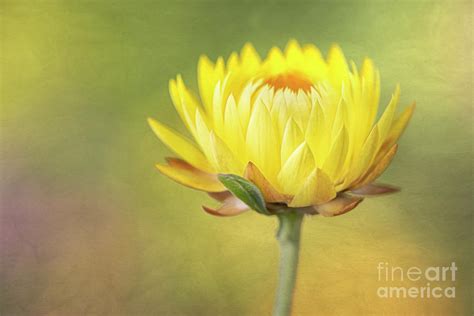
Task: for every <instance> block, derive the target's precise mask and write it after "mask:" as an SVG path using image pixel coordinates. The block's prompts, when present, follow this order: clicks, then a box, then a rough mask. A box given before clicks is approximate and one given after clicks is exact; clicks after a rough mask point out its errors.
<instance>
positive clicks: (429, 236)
mask: <svg viewBox="0 0 474 316" xmlns="http://www.w3.org/2000/svg"><path fill="white" fill-rule="evenodd" d="M0 15H1V28H0V30H1V73H2V76H1V113H0V114H1V134H0V136H1V185H2V188H1V192H2V197H1V227H0V228H1V231H0V236H1V240H0V245H1V252H0V255H1V270H0V287H1V288H0V291H1V292H0V306H1V307H0V308H1V309H0V313H1V314H3V315H94V314H95V315H151V314H162V315H268V314H269V311H270V310H271V305H272V300H273V291H274V287H275V282H276V281H275V278H276V273H277V263H276V260H277V256H278V251H277V247H276V243H275V241H274V239H273V237H274V231H275V227H276V221H275V220H274V219H273V218H265V217H262V216H259V215H257V214H256V213H248V214H245V215H243V216H240V217H237V218H232V219H219V218H214V217H211V216H209V215H207V214H205V213H204V212H202V211H201V210H200V206H201V204H203V203H209V202H210V201H209V199H208V198H207V197H205V196H204V195H203V194H200V193H198V192H195V191H192V190H189V189H186V188H184V187H182V186H179V185H177V184H175V183H174V182H172V181H170V180H168V179H167V178H165V177H164V176H162V175H160V174H158V173H157V172H156V171H155V169H154V167H153V165H154V163H155V162H157V161H160V160H162V158H163V157H164V156H165V155H168V154H169V152H168V150H167V149H166V148H165V147H164V146H163V145H162V144H161V143H159V141H158V140H157V139H156V138H155V136H154V135H153V134H152V132H151V131H150V129H149V128H148V126H147V124H146V118H147V117H148V116H153V117H156V118H158V119H160V120H161V121H167V122H169V123H170V124H171V125H172V126H174V127H176V128H178V129H181V130H182V125H181V124H180V123H179V120H178V116H177V115H176V113H175V112H174V109H173V107H172V105H171V101H170V98H169V96H168V92H167V91H168V88H167V85H168V80H169V79H170V78H172V77H174V76H175V74H176V73H182V74H183V76H184V78H185V80H186V82H188V83H189V84H190V86H192V87H196V80H195V77H196V64H197V59H198V56H199V54H201V53H207V54H208V55H210V56H211V57H212V58H216V57H217V56H219V55H224V56H228V55H229V54H230V52H231V51H232V50H238V49H240V47H241V46H242V45H243V44H244V43H245V42H246V41H251V42H253V43H254V44H255V46H256V48H257V50H258V51H259V52H260V53H261V54H264V53H266V51H267V50H268V49H269V48H270V47H271V46H272V45H279V46H284V45H285V43H286V42H287V40H288V39H289V38H296V39H297V40H299V41H300V42H303V43H315V44H316V45H318V46H319V47H320V48H321V50H322V51H323V52H327V49H328V48H329V46H330V44H331V43H332V42H338V43H339V44H340V45H341V46H342V48H343V50H344V52H345V54H346V56H347V57H348V58H349V59H353V60H354V61H355V62H356V63H360V62H361V61H362V59H363V57H364V56H365V55H369V56H371V57H372V58H373V59H374V61H375V63H376V65H377V66H378V67H379V68H380V70H381V76H382V89H383V90H382V99H381V100H382V103H383V105H385V104H387V103H388V100H389V97H390V94H391V92H392V91H393V88H394V86H395V84H396V83H397V82H400V83H401V87H402V97H401V105H408V104H409V103H410V102H411V101H412V100H416V101H417V104H418V107H417V110H416V112H415V116H414V118H413V120H412V122H411V125H410V126H409V128H408V130H407V132H406V134H405V136H404V137H403V139H402V141H401V143H400V144H401V147H400V150H399V153H398V155H397V157H396V159H395V160H394V162H393V164H392V166H391V167H390V169H389V170H388V171H387V172H386V173H385V174H384V176H383V178H382V180H383V181H385V182H388V183H393V184H397V185H400V186H401V187H402V188H403V190H402V192H401V193H399V194H397V195H393V196H387V197H382V198H378V199H373V200H367V201H364V202H363V203H362V204H361V205H360V206H359V207H358V208H357V209H356V210H355V211H353V212H350V213H348V214H347V215H345V216H341V217H337V218H319V217H315V218H310V219H308V220H307V221H306V223H305V225H304V229H303V230H304V231H303V249H302V253H301V265H300V273H299V279H298V284H297V292H296V300H295V315H365V314H377V315H380V314H386V315H400V314H403V313H408V312H409V313H410V314H419V315H420V314H422V313H424V314H425V315H428V314H429V315H471V314H472V297H473V288H472V284H471V281H472V280H471V276H472V271H473V270H472V269H473V259H474V258H473V250H472V241H473V237H472V223H473V213H472V198H471V194H472V184H473V178H472V165H471V158H472V155H471V154H472V136H473V135H472V92H471V90H472V77H471V76H472V75H471V73H472V31H471V30H472V2H471V1H466V2H460V1H443V2H439V1H419V2H414V1H413V2H412V1H404V2H396V3H395V2H394V3H391V2H388V1H371V2H367V1H362V2H361V1H344V2H343V1H336V2H330V1H327V2H320V3H317V2H310V1H305V2H290V1H288V2H281V1H280V2H270V1H268V2H265V4H257V3H255V2H251V1H248V2H237V1H232V2H226V3H224V2H184V1H178V2H171V1H161V2H160V1H148V2H143V1H141V2H140V1H132V0H122V1H114V2H112V1H110V2H107V3H106V2H100V1H62V2H56V1H27V2H26V1H25V2H23V1H5V0H2V1H1V7H0ZM380 261H384V262H389V263H390V264H391V265H400V266H403V267H409V266H420V267H427V266H431V265H433V266H439V265H448V264H450V263H451V262H452V261H455V262H456V263H457V265H458V267H459V271H458V280H457V281H456V283H455V285H456V287H457V289H456V291H457V293H456V294H457V297H456V298H455V299H404V300H396V299H388V300H384V299H381V298H378V297H377V296H376V289H377V287H379V286H387V285H390V284H386V283H381V282H378V281H377V270H376V265H377V263H378V262H380Z"/></svg>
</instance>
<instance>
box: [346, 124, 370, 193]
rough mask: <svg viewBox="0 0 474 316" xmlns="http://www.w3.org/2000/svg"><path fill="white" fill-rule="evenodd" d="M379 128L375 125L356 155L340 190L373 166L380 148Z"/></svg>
mask: <svg viewBox="0 0 474 316" xmlns="http://www.w3.org/2000/svg"><path fill="white" fill-rule="evenodd" d="M378 134H379V133H378V128H377V126H374V128H373V129H372V131H371V132H370V134H369V136H368V137H367V139H366V140H365V142H364V145H363V146H362V149H361V150H360V152H359V153H358V154H357V155H356V156H355V161H354V163H353V164H352V166H351V167H350V170H349V175H348V176H347V177H346V179H345V180H344V183H343V184H341V185H339V186H338V187H337V189H338V191H339V190H340V189H343V188H347V187H349V186H351V184H352V183H353V181H355V180H356V179H357V178H359V177H360V176H362V175H363V174H365V172H366V171H367V169H368V168H369V167H370V166H371V164H372V161H374V158H375V155H376V153H377V149H378V148H379V136H378Z"/></svg>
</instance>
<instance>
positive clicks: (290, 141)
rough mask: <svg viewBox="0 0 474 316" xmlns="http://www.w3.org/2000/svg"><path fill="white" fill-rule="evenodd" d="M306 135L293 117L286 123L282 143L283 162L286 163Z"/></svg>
mask: <svg viewBox="0 0 474 316" xmlns="http://www.w3.org/2000/svg"><path fill="white" fill-rule="evenodd" d="M303 140H304V137H303V133H302V132H301V130H300V128H299V127H298V125H297V124H296V123H295V121H294V120H293V118H290V119H289V120H288V122H287V123H286V127H285V130H284V132H283V139H282V143H281V163H282V164H284V163H285V162H286V161H287V160H288V158H289V157H290V155H291V154H292V153H293V152H294V151H295V149H296V148H297V147H298V146H299V145H301V143H302V142H303Z"/></svg>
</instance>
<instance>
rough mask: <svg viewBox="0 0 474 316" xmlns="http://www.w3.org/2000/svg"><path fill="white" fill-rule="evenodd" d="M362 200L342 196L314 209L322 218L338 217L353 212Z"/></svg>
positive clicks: (345, 195)
mask: <svg viewBox="0 0 474 316" xmlns="http://www.w3.org/2000/svg"><path fill="white" fill-rule="evenodd" d="M362 200H363V198H361V197H357V196H350V195H348V194H341V195H339V196H338V197H337V198H335V199H334V200H332V201H329V202H327V203H324V204H321V205H317V206H315V207H314V209H315V210H316V211H317V212H318V213H319V214H321V215H322V216H329V217H330V216H338V215H342V214H344V213H347V212H349V211H351V210H352V209H354V208H355V207H356V206H357V205H359V203H360V202H362Z"/></svg>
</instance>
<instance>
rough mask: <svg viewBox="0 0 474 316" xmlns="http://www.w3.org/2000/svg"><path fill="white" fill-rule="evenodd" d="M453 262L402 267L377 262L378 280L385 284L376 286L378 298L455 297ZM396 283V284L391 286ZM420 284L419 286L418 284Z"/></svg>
mask: <svg viewBox="0 0 474 316" xmlns="http://www.w3.org/2000/svg"><path fill="white" fill-rule="evenodd" d="M457 270H458V268H457V267H456V263H455V262H451V264H450V265H448V266H432V267H425V268H420V267H416V266H413V267H408V268H402V267H398V266H392V265H389V264H388V263H387V262H379V263H378V265H377V273H378V281H379V282H383V283H384V284H387V286H380V287H379V288H377V296H378V297H380V298H455V297H456V287H455V286H454V282H455V281H456V271H457ZM393 285H396V286H393ZM420 285H421V286H420Z"/></svg>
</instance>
